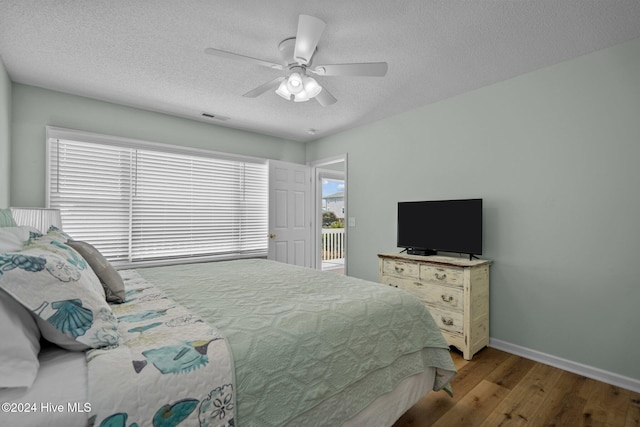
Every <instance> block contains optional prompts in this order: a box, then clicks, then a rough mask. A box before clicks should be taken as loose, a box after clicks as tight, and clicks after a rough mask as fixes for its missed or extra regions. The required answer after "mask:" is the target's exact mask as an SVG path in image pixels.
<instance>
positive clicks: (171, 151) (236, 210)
mask: <svg viewBox="0 0 640 427" xmlns="http://www.w3.org/2000/svg"><path fill="white" fill-rule="evenodd" d="M47 134H48V136H47V143H48V147H47V148H48V162H47V163H48V178H49V182H48V186H47V187H48V191H47V198H48V204H49V206H50V207H53V208H58V209H60V210H61V215H62V223H63V226H64V229H65V231H67V232H68V233H69V234H70V235H71V236H73V238H75V239H77V240H85V241H88V242H90V243H92V244H93V245H95V246H96V247H97V248H98V249H99V250H100V251H101V252H102V253H103V254H104V255H105V256H106V257H107V258H108V259H109V260H110V261H112V262H115V263H120V264H137V265H139V264H141V263H145V262H152V261H153V262H168V261H170V260H183V259H189V260H192V259H194V258H196V257H206V258H212V257H218V258H221V257H226V258H233V257H239V256H265V255H266V253H267V239H266V236H267V226H268V224H267V222H268V218H267V215H268V213H267V212H268V211H267V209H268V182H267V180H268V172H267V166H266V162H265V161H264V160H262V159H253V158H246V157H240V156H231V155H225V154H221V153H215V152H209V151H205V150H196V149H187V148H184V147H176V146H170V145H161V144H153V143H146V142H143V141H135V140H126V139H122V138H116V137H109V136H104V135H96V134H89V133H85V132H79V131H71V130H65V129H59V128H51V127H49V128H47Z"/></svg>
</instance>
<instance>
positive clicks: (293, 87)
mask: <svg viewBox="0 0 640 427" xmlns="http://www.w3.org/2000/svg"><path fill="white" fill-rule="evenodd" d="M287 89H289V92H291V93H293V94H294V95H296V94H298V93H300V92H301V91H302V90H304V86H303V85H302V76H301V75H300V73H298V72H295V71H294V72H293V73H291V74H290V75H289V77H288V78H287Z"/></svg>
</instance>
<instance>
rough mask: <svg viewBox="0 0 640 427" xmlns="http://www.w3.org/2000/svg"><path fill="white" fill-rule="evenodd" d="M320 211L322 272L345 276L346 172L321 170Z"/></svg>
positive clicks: (319, 173) (319, 171)
mask: <svg viewBox="0 0 640 427" xmlns="http://www.w3.org/2000/svg"><path fill="white" fill-rule="evenodd" d="M318 177H319V181H320V186H321V191H320V196H321V199H320V210H321V215H322V220H321V221H322V229H321V238H320V251H321V252H320V260H321V268H320V269H321V270H322V271H331V272H333V273H339V274H344V259H345V257H344V255H345V252H346V245H345V238H344V235H345V233H344V231H345V223H346V217H345V212H346V209H345V197H344V194H345V193H344V187H345V182H344V172H342V171H335V170H328V169H319V170H318Z"/></svg>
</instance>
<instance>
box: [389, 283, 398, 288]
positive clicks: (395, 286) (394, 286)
mask: <svg viewBox="0 0 640 427" xmlns="http://www.w3.org/2000/svg"><path fill="white" fill-rule="evenodd" d="M389 286H391V287H392V288H397V287H398V285H394V284H393V283H389Z"/></svg>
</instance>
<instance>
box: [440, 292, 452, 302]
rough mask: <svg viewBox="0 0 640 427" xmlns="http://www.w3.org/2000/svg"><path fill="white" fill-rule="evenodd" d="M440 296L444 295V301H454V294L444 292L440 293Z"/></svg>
mask: <svg viewBox="0 0 640 427" xmlns="http://www.w3.org/2000/svg"><path fill="white" fill-rule="evenodd" d="M440 297H442V301H444V302H452V301H453V295H445V294H442V295H440Z"/></svg>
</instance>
